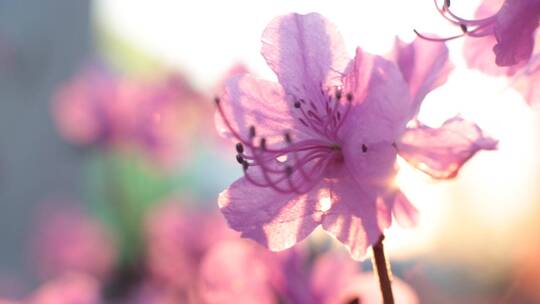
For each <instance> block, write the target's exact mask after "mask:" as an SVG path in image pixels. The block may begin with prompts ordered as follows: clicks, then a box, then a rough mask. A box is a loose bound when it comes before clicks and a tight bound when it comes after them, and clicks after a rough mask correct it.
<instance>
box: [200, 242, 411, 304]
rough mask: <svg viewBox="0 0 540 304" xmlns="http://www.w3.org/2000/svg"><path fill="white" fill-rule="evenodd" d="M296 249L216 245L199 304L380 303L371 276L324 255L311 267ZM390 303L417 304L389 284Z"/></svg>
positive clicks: (400, 286) (402, 287) (397, 284)
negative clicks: (392, 299) (392, 293)
mask: <svg viewBox="0 0 540 304" xmlns="http://www.w3.org/2000/svg"><path fill="white" fill-rule="evenodd" d="M299 249H300V248H294V249H289V250H287V251H284V252H280V253H272V252H268V251H265V250H263V249H262V248H261V247H259V246H256V245H255V244H252V243H250V242H247V241H243V240H234V241H228V242H221V243H219V244H217V245H216V246H214V247H212V249H211V250H210V251H209V253H208V254H207V255H206V257H205V258H204V260H203V263H202V266H201V270H200V271H201V275H200V291H201V297H202V299H203V300H204V303H207V304H213V303H262V304H264V303H268V304H270V303H297V304H302V303H306V304H308V303H309V304H342V303H352V301H354V300H358V301H359V303H368V304H370V303H373V304H375V303H381V302H382V299H381V296H380V290H379V289H378V286H377V283H376V282H377V281H376V280H375V278H373V276H372V275H369V274H364V273H361V272H360V271H359V270H358V267H357V265H356V263H354V262H353V261H352V260H351V259H349V258H347V257H344V256H343V255H339V254H336V253H327V254H324V255H322V256H319V257H317V258H316V259H315V261H314V263H313V265H311V262H310V261H309V260H308V258H307V256H306V252H303V251H301V250H299ZM392 284H393V285H394V289H395V298H396V303H403V304H413V303H418V300H417V297H416V294H415V293H414V291H413V290H412V289H411V288H410V287H408V286H407V285H406V284H405V283H403V282H401V281H400V280H399V279H397V278H394V280H393V283H392Z"/></svg>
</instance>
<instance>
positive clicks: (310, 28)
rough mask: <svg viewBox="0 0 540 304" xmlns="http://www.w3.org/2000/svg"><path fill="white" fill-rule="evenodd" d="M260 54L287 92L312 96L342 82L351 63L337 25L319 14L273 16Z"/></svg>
mask: <svg viewBox="0 0 540 304" xmlns="http://www.w3.org/2000/svg"><path fill="white" fill-rule="evenodd" d="M262 42H263V45H262V50H261V53H262V55H263V56H264V58H265V59H266V62H267V63H268V65H269V66H270V67H271V68H272V70H274V72H275V73H276V74H277V76H278V78H279V82H280V83H281V85H283V87H284V88H285V91H286V92H287V93H288V94H292V95H294V96H296V97H297V98H303V99H306V100H313V101H315V99H316V98H312V96H313V94H314V93H318V92H319V91H320V89H321V86H322V87H323V88H327V87H331V86H336V85H340V84H341V82H340V79H341V76H342V72H343V71H344V70H345V68H346V67H347V65H348V63H349V58H348V56H347V53H346V50H345V45H344V43H343V40H342V38H341V35H340V34H339V32H338V31H337V29H336V28H335V26H334V25H333V24H332V23H330V22H329V21H328V20H326V19H325V18H324V17H323V16H321V15H319V14H317V13H311V14H307V15H300V14H289V15H285V16H280V17H277V18H275V19H273V20H272V21H271V22H270V24H269V25H268V26H267V27H266V29H265V30H264V32H263V35H262Z"/></svg>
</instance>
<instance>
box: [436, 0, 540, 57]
mask: <svg viewBox="0 0 540 304" xmlns="http://www.w3.org/2000/svg"><path fill="white" fill-rule="evenodd" d="M500 2H501V1H500V0H486V1H485V2H484V3H483V4H482V7H481V8H480V10H479V11H478V13H479V14H482V15H483V13H485V12H489V11H491V12H493V14H490V15H489V16H486V17H484V18H478V19H475V20H467V19H463V18H460V17H458V16H457V15H455V14H454V13H452V11H451V10H450V1H445V3H444V5H443V7H442V8H440V7H438V6H437V9H438V10H439V12H440V13H441V14H442V15H443V16H444V17H445V18H446V19H447V20H449V21H450V22H452V23H454V24H456V25H459V26H460V27H461V28H462V30H463V34H462V35H457V36H454V37H450V38H447V39H442V40H448V39H453V38H457V37H460V36H463V35H466V36H469V37H473V38H481V39H484V38H486V37H487V38H488V39H489V41H490V42H492V43H493V52H494V53H495V62H496V64H497V65H499V66H513V65H519V64H524V63H526V62H527V61H529V59H530V58H531V55H532V51H533V48H534V35H535V32H536V28H537V27H538V22H539V20H540V1H538V0H506V1H505V2H504V4H503V5H502V6H501V5H500ZM435 4H436V3H435ZM496 8H499V9H498V10H497V9H496ZM428 39H429V38H428ZM435 40H439V39H435Z"/></svg>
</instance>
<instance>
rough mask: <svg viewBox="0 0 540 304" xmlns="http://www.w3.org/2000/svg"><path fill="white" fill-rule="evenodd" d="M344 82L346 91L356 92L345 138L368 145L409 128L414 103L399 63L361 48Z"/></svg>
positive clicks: (344, 134) (346, 124) (343, 132)
mask: <svg viewBox="0 0 540 304" xmlns="http://www.w3.org/2000/svg"><path fill="white" fill-rule="evenodd" d="M344 82H345V84H344V86H345V88H344V92H346V93H349V92H350V93H352V95H353V105H352V109H351V112H350V113H349V116H348V117H349V118H350V119H346V121H345V123H344V124H343V127H342V132H341V136H342V138H355V139H356V140H358V141H362V142H363V143H365V144H369V143H374V142H380V141H388V142H393V141H395V140H396V138H397V137H398V135H399V134H401V132H402V131H403V130H404V129H405V125H406V123H407V121H408V120H409V115H408V113H409V109H410V107H411V104H412V103H411V98H410V95H409V88H408V85H407V83H406V82H405V81H404V80H403V76H402V75H401V72H400V71H399V69H398V68H397V66H396V65H395V64H394V63H393V62H391V61H388V60H386V59H384V58H382V57H380V56H373V55H371V54H368V53H364V52H362V50H361V49H359V48H358V49H357V50H356V57H355V58H354V60H353V63H352V66H351V68H350V70H349V72H348V73H347V75H346V76H345V79H344Z"/></svg>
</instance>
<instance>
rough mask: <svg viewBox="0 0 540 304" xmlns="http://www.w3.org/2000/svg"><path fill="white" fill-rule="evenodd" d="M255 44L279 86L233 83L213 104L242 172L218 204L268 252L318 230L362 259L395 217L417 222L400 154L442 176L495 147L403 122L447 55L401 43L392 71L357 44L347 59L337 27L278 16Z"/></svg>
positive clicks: (438, 78) (440, 72) (247, 79)
mask: <svg viewBox="0 0 540 304" xmlns="http://www.w3.org/2000/svg"><path fill="white" fill-rule="evenodd" d="M262 41H263V48H262V54H263V56H264V57H265V59H266V61H267V63H268V64H269V66H270V67H271V68H272V69H273V70H274V72H275V73H276V74H277V76H278V79H279V82H280V83H279V84H276V83H272V82H268V81H264V80H259V79H256V78H254V77H252V76H250V75H242V76H237V77H234V78H232V79H231V80H229V82H227V84H226V89H225V92H224V94H223V95H222V96H221V98H220V99H217V100H216V101H217V106H218V114H217V116H216V124H217V128H218V130H219V131H220V133H221V134H223V135H224V136H228V137H231V138H233V140H235V141H237V142H238V144H237V145H236V149H237V152H238V155H237V161H238V162H239V163H240V164H241V165H242V167H243V169H244V177H242V178H241V179H239V180H237V181H236V182H234V183H233V184H232V185H231V186H230V187H229V188H228V189H226V190H225V191H223V192H222V193H221V194H220V196H219V199H218V203H219V206H220V208H221V211H222V212H223V214H224V215H225V217H226V218H227V220H228V222H229V225H230V226H231V227H232V228H233V229H235V230H237V231H240V232H242V236H243V237H246V238H250V239H253V240H256V241H257V242H259V243H261V244H263V245H264V246H266V247H268V248H270V249H271V250H283V249H286V248H289V247H291V246H292V245H294V244H295V243H297V242H298V241H300V240H302V239H304V238H305V237H307V236H308V235H309V234H310V233H311V232H312V231H313V229H315V227H317V226H318V225H322V227H323V228H324V229H325V230H326V231H327V232H329V233H330V234H332V235H333V236H335V237H336V238H337V239H338V240H340V241H341V242H342V243H344V244H345V245H346V247H347V248H348V249H349V250H350V252H351V254H352V256H353V257H354V258H355V259H360V258H362V257H363V256H364V254H365V251H366V248H367V247H368V246H370V245H372V244H373V243H375V242H376V241H377V240H378V238H379V237H380V235H381V233H382V230H383V229H384V228H387V227H389V225H390V224H391V217H392V213H393V214H394V216H396V217H397V218H398V221H399V222H402V223H413V222H414V221H415V218H416V210H415V208H414V207H413V206H412V205H411V204H410V203H409V201H408V200H407V199H406V197H405V196H404V195H403V194H402V193H401V192H400V191H399V189H396V188H395V186H394V185H393V178H394V176H395V174H396V172H397V170H396V163H395V161H396V156H397V153H398V152H400V151H401V150H403V151H404V152H406V155H405V158H406V159H407V160H409V161H412V163H413V165H419V164H420V163H421V164H423V165H425V166H429V167H430V170H424V171H425V172H427V173H430V174H431V175H432V176H434V177H443V178H447V177H453V176H455V174H456V173H457V171H458V170H459V168H460V167H461V166H462V165H463V163H464V162H465V161H466V160H468V159H469V158H470V157H472V155H474V154H475V153H476V152H477V151H478V150H479V149H494V148H495V146H496V141H494V140H492V139H488V138H486V137H484V135H483V134H482V133H481V132H479V133H473V134H469V133H466V134H461V133H459V134H458V135H456V136H453V137H449V136H448V135H449V134H452V135H454V134H453V133H452V132H451V131H450V130H448V129H449V125H447V124H445V125H443V126H442V127H441V128H435V129H427V128H423V127H422V128H417V127H410V128H407V127H406V125H407V123H408V122H409V120H411V119H414V118H415V116H416V113H417V111H418V108H419V107H420V104H421V101H422V99H423V97H424V96H425V95H426V94H427V93H428V92H429V91H430V90H432V89H434V88H435V87H437V86H438V85H440V84H442V83H443V82H444V79H445V78H446V76H447V74H448V71H449V69H450V67H449V66H448V64H447V63H446V60H447V50H446V48H443V47H431V48H427V46H426V43H425V42H418V41H417V42H415V43H413V45H412V46H405V45H401V44H398V47H397V48H396V51H395V56H396V58H397V59H396V61H397V63H398V64H397V65H396V64H395V63H394V62H392V61H389V60H387V59H384V58H383V57H380V56H374V55H371V54H368V53H365V52H363V51H362V50H361V49H357V51H356V57H355V58H354V59H353V60H352V61H351V60H350V59H349V58H348V57H347V55H346V52H345V47H344V43H343V41H342V40H341V37H340V35H339V33H338V32H337V30H336V29H335V28H334V26H333V25H332V24H331V23H330V22H328V21H327V20H326V19H324V18H323V17H322V16H320V15H318V14H315V13H313V14H308V15H299V14H290V15H286V16H282V17H278V18H276V19H274V20H273V21H271V23H270V24H269V25H268V26H267V28H266V30H265V31H264V33H263V37H262ZM417 56H423V59H424V60H428V61H429V62H430V64H424V61H420V60H416V58H422V57H417ZM438 56H443V57H444V58H443V59H440V58H438ZM418 65H424V67H420V66H418ZM453 121H454V122H456V123H457V124H466V125H469V124H470V123H468V122H466V121H464V120H453ZM445 130H447V131H446V132H445ZM452 130H453V131H457V132H462V131H466V132H469V131H470V130H469V129H467V128H463V129H460V128H456V127H453V128H452ZM420 135H422V136H420ZM459 135H462V136H466V139H465V140H461V139H460V138H459ZM410 139H415V140H412V141H411V140H410ZM426 139H429V141H427V142H426V141H425V140H426ZM455 151H459V152H460V154H454V152H455ZM428 160H429V161H428Z"/></svg>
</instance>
